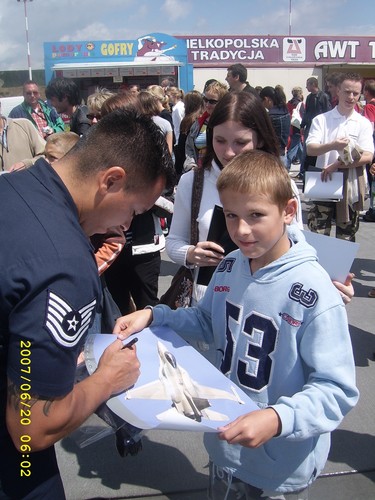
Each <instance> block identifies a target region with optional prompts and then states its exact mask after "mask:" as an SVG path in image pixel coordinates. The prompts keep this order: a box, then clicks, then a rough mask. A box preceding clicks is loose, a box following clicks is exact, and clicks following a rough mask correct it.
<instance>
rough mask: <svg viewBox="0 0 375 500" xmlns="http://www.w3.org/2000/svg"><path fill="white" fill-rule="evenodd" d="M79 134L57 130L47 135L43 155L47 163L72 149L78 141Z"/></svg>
mask: <svg viewBox="0 0 375 500" xmlns="http://www.w3.org/2000/svg"><path fill="white" fill-rule="evenodd" d="M78 139H79V135H78V134H76V133H75V132H58V133H56V134H52V135H49V136H47V139H46V146H45V149H44V155H45V157H46V160H47V161H48V162H49V163H53V162H54V161H56V160H59V159H60V158H62V157H63V156H65V155H66V153H67V152H68V151H69V150H70V149H72V147H73V146H74V144H75V143H76V142H77V141H78Z"/></svg>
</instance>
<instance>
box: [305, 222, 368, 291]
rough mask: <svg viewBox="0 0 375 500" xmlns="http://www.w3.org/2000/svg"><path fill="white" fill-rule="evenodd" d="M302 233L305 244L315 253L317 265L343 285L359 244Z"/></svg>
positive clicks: (307, 232) (321, 235)
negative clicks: (312, 248) (317, 260)
mask: <svg viewBox="0 0 375 500" xmlns="http://www.w3.org/2000/svg"><path fill="white" fill-rule="evenodd" d="M303 233H304V235H305V238H306V241H307V243H309V244H310V245H311V246H312V247H314V248H315V250H316V251H317V254H318V259H319V264H320V265H321V266H322V267H323V268H324V269H325V270H326V271H327V273H328V274H329V276H330V278H331V279H332V280H335V281H340V283H344V281H345V279H346V277H347V275H348V273H349V272H350V268H351V267H352V264H353V261H354V259H355V256H356V255H357V252H358V249H359V244H358V243H354V242H351V241H346V240H339V239H338V238H333V237H331V236H325V235H324V234H319V233H313V232H312V231H303Z"/></svg>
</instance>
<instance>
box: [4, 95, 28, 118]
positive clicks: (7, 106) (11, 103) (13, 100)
mask: <svg viewBox="0 0 375 500" xmlns="http://www.w3.org/2000/svg"><path fill="white" fill-rule="evenodd" d="M23 100H24V99H23V96H22V95H17V96H15V97H0V103H1V114H2V115H3V116H8V115H9V113H10V112H11V111H12V109H13V108H15V107H16V106H18V104H21V102H23Z"/></svg>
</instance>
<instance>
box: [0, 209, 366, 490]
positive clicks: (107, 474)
mask: <svg viewBox="0 0 375 500" xmlns="http://www.w3.org/2000/svg"><path fill="white" fill-rule="evenodd" d="M305 208H306V206H305V205H303V209H305ZM357 241H358V242H359V243H360V248H359V252H358V255H357V258H356V260H355V262H354V264H353V268H352V270H353V271H354V272H355V274H356V278H355V281H354V287H355V297H354V299H353V300H352V302H351V303H350V304H349V305H348V306H347V312H348V317H349V323H350V331H351V336H352V342H353V349H354V355H355V363H356V369H357V384H358V387H359V389H360V392H361V398H360V401H359V403H358V405H357V406H356V408H354V409H353V410H352V412H350V413H349V415H348V416H347V417H346V419H345V420H344V422H343V423H342V425H341V426H340V427H339V428H338V429H337V430H336V431H335V432H333V435H332V447H331V452H330V455H329V460H328V462H327V465H326V467H325V469H324V471H323V474H322V475H321V476H320V477H319V478H318V479H317V480H316V481H315V483H314V485H313V486H312V487H311V488H310V500H337V499H340V500H369V499H375V405H374V392H375V391H374V390H375V362H374V359H375V354H374V353H375V299H370V298H368V297H367V292H368V291H369V290H370V288H371V287H375V259H374V245H375V223H365V222H361V225H360V230H359V233H358V235H357ZM176 269H177V266H176V265H175V264H174V263H172V262H170V260H169V259H168V258H167V256H166V255H165V253H163V262H162V271H161V276H160V293H163V291H164V290H165V289H166V288H167V287H168V285H169V283H170V280H171V278H172V276H173V274H174V272H175V271H176ZM332 355H333V356H334V353H332ZM98 425H102V424H101V421H99V419H98V418H97V417H91V418H90V419H89V421H88V422H86V423H85V424H84V425H83V426H82V427H81V429H83V430H88V429H89V428H90V427H92V426H98ZM142 442H143V450H142V452H141V453H139V454H138V455H137V456H134V457H131V456H128V457H125V458H121V457H120V456H119V455H118V453H117V451H116V448H115V445H114V436H113V435H109V436H107V437H105V438H103V439H101V440H100V441H97V442H95V443H94V444H91V445H89V446H86V447H84V448H80V447H79V446H78V445H77V442H76V441H75V440H74V439H73V438H72V437H67V438H65V439H63V440H62V441H61V442H59V443H58V444H57V446H56V448H57V454H58V461H59V465H60V469H61V474H62V478H63V482H64V486H65V490H66V496H67V499H68V500H89V499H91V500H93V499H100V498H101V499H132V500H137V499H148V500H165V499H171V500H204V499H205V498H206V494H205V488H206V484H207V476H208V468H207V461H208V459H207V454H206V452H205V450H204V447H203V445H202V434H201V433H197V432H169V431H147V432H146V433H145V434H144V436H143V438H142ZM0 496H1V495H0Z"/></svg>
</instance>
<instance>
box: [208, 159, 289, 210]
mask: <svg viewBox="0 0 375 500" xmlns="http://www.w3.org/2000/svg"><path fill="white" fill-rule="evenodd" d="M216 185H217V189H218V191H219V193H220V192H221V191H224V190H226V189H230V190H232V191H234V192H238V193H247V194H262V195H266V196H267V197H268V198H269V199H270V200H271V202H272V203H275V205H277V206H278V207H279V209H280V210H283V209H284V208H285V206H286V204H287V202H288V201H289V200H290V199H291V198H293V197H294V194H293V190H292V186H291V183H290V178H289V174H288V172H287V170H286V168H285V166H284V165H283V164H282V163H281V161H280V159H279V158H278V157H276V156H274V155H271V154H269V153H266V152H265V151H260V150H252V151H247V152H246V153H241V154H240V155H238V156H236V157H235V158H234V159H233V160H232V161H231V162H230V163H228V165H227V166H226V167H224V169H223V170H222V172H221V174H220V175H219V178H218V180H217V184H216Z"/></svg>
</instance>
